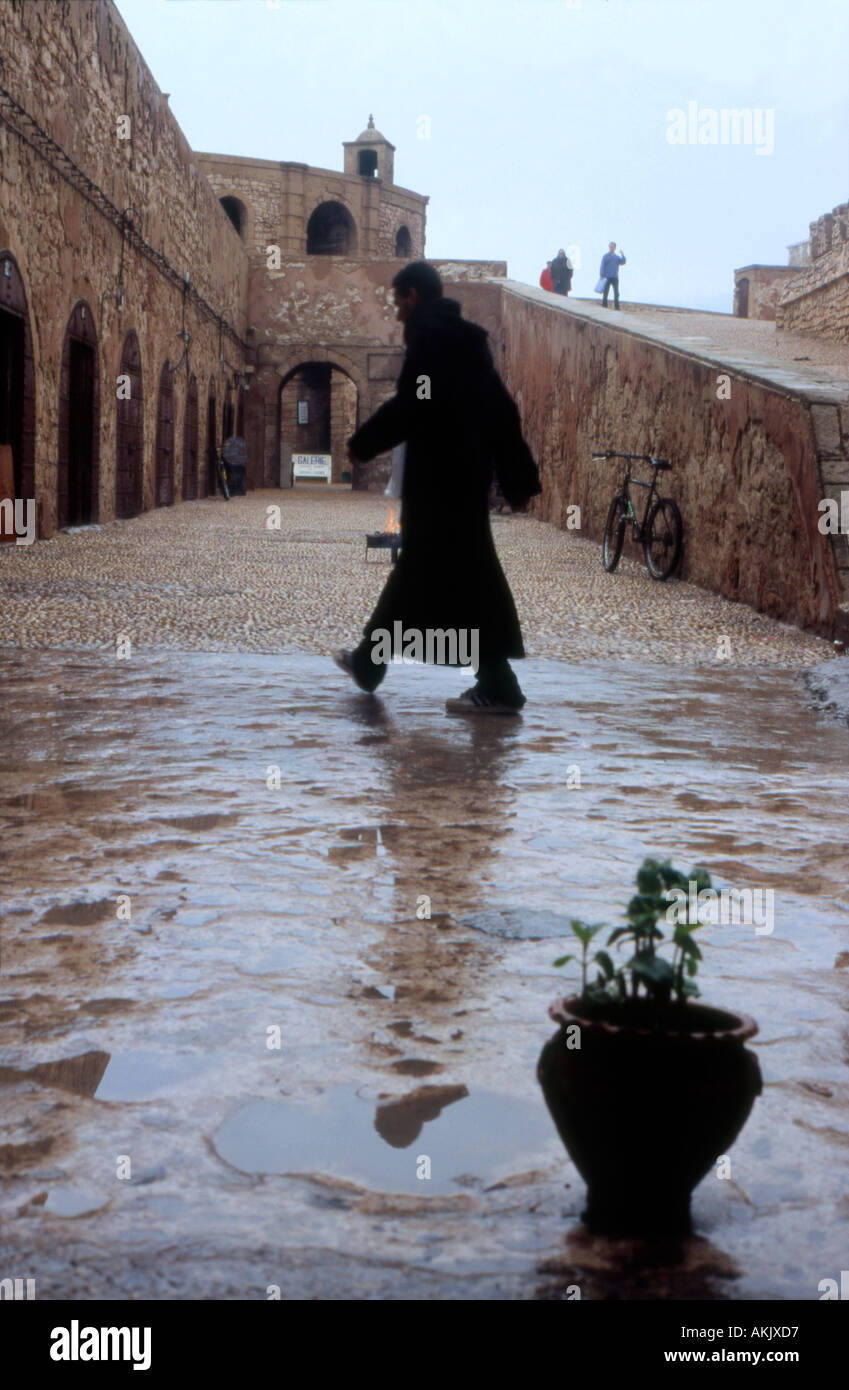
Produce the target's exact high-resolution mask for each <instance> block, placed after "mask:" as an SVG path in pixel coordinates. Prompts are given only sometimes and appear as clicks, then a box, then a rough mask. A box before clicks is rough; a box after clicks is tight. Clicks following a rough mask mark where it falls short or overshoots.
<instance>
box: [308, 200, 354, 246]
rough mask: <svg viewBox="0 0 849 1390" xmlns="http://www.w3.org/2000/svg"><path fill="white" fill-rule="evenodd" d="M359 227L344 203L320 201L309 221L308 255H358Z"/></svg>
mask: <svg viewBox="0 0 849 1390" xmlns="http://www.w3.org/2000/svg"><path fill="white" fill-rule="evenodd" d="M356 254H357V227H356V223H355V222H354V219H353V217H352V216H351V214H350V212H349V211H348V209H347V208H346V207H345V206H344V204H343V203H337V202H334V201H331V202H327V203H319V205H318V207H317V208H316V209H315V211H314V212H313V213H312V214H311V216H310V220H309V222H308V223H307V255H308V256H356Z"/></svg>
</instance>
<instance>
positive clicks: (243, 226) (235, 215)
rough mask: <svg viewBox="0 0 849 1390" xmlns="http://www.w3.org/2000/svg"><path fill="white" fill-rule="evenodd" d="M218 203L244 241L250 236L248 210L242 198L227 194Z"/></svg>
mask: <svg viewBox="0 0 849 1390" xmlns="http://www.w3.org/2000/svg"><path fill="white" fill-rule="evenodd" d="M218 201H219V203H220V204H221V206H222V207H223V209H224V211H225V212H226V214H227V216H228V217H229V219H230V221H231V222H232V224H233V226H234V227H235V228H236V231H237V232H238V233H239V236H240V237H241V238H242V240H243V241H244V240H245V239H246V238H247V235H248V210H247V208H246V207H245V204H244V203H243V202H242V200H241V198H237V197H236V196H235V194H233V193H227V194H225V195H224V197H223V198H219V199H218Z"/></svg>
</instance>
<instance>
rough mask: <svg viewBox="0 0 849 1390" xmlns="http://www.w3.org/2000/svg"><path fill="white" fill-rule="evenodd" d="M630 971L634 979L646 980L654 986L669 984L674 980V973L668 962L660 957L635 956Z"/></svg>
mask: <svg viewBox="0 0 849 1390" xmlns="http://www.w3.org/2000/svg"><path fill="white" fill-rule="evenodd" d="M631 971H632V973H633V975H634V977H635V978H636V979H638V980H648V981H650V982H651V984H654V985H666V984H671V983H672V981H673V980H674V978H675V971H674V970H673V969H672V966H671V965H670V964H669V961H668V960H663V959H662V958H661V957H660V956H650V957H642V956H635V957H634V962H633V964H632V966H631Z"/></svg>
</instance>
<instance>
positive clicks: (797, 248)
mask: <svg viewBox="0 0 849 1390" xmlns="http://www.w3.org/2000/svg"><path fill="white" fill-rule="evenodd" d="M787 252H788V257H787V260H788V263H787V265H747V266H742V267H741V268H740V269H739V270H735V272H734V314H735V315H736V316H737V318H752V319H770V320H774V321H775V325H776V327H777V328H779V329H799V330H800V331H802V332H804V333H820V334H822V335H823V336H825V337H827V338H836V339H838V340H840V341H843V342H847V341H849V204H847V203H841V204H840V206H839V207H836V208H834V209H833V211H832V212H828V213H826V214H825V216H823V217H820V218H818V219H817V221H816V222H812V223H811V225H810V236H809V239H808V240H807V241H800V242H796V243H795V244H794V245H793V246H788V248H787Z"/></svg>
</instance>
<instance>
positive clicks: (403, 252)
mask: <svg viewBox="0 0 849 1390" xmlns="http://www.w3.org/2000/svg"><path fill="white" fill-rule="evenodd" d="M412 244H413V243H412V238H411V237H410V229H409V227H399V228H398V230H397V232H396V233H395V255H396V256H398V257H399V259H402V260H405V261H406V260H409V258H410V252H411V250H412Z"/></svg>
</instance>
